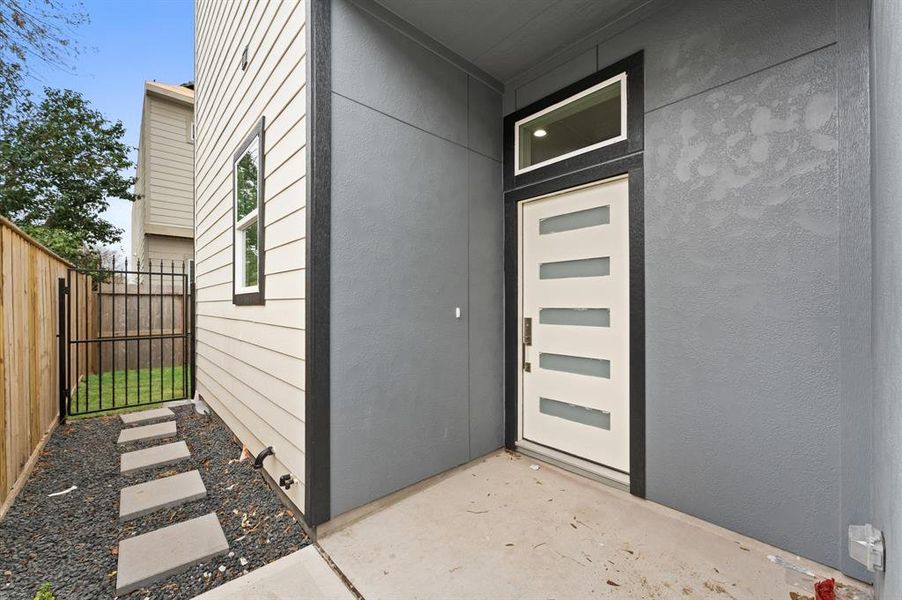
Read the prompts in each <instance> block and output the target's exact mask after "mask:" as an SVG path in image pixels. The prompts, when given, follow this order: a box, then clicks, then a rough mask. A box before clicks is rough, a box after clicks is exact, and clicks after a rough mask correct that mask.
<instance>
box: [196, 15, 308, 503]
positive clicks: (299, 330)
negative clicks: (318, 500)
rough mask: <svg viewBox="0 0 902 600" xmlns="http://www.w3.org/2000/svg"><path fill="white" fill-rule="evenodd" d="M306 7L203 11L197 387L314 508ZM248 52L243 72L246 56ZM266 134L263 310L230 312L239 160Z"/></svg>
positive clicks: (199, 32) (294, 494) (199, 19)
mask: <svg viewBox="0 0 902 600" xmlns="http://www.w3.org/2000/svg"><path fill="white" fill-rule="evenodd" d="M304 8H305V7H304V4H303V3H302V2H268V3H266V2H258V3H243V2H242V3H237V2H236V3H229V2H216V1H213V0H198V2H197V4H196V8H195V10H196V19H195V28H196V29H195V39H196V52H195V61H196V64H195V73H196V96H195V100H196V103H195V109H196V113H195V119H196V120H195V122H196V154H195V161H196V164H195V174H196V175H195V190H196V198H197V202H196V215H195V218H196V221H195V222H196V249H197V253H196V260H197V387H198V391H199V393H200V394H201V395H202V396H203V398H204V399H205V400H206V401H207V402H208V403H209V404H210V406H211V407H212V408H213V409H214V410H215V411H216V413H217V414H218V415H220V416H221V417H222V418H223V420H224V421H225V422H226V424H227V425H228V426H229V427H230V428H231V429H232V431H233V432H234V433H235V434H236V435H237V436H238V437H239V438H240V439H241V441H242V442H243V443H244V444H246V445H247V446H248V448H249V449H250V451H251V452H253V453H258V452H260V451H261V450H262V449H263V448H264V447H266V446H273V447H274V449H275V456H274V457H273V458H268V459H266V462H265V467H266V469H267V471H268V472H269V473H270V474H271V475H272V476H273V477H275V478H278V477H279V476H281V475H283V474H284V473H292V474H293V475H295V476H296V477H297V479H298V480H299V481H300V483H299V484H298V485H293V486H292V487H291V489H290V490H288V491H287V492H286V493H287V494H288V496H289V497H290V498H291V499H292V501H293V502H294V503H295V504H296V505H297V506H299V507H301V508H303V507H304V466H305V465H304V450H305V446H304V439H305V438H304V416H305V413H304V410H305V409H304V406H305V405H304V387H305V386H304V340H305V337H304V327H305V323H304V288H305V283H304V265H305V243H306V240H305V238H306V236H305V227H306V225H305V210H304V207H305V189H304V188H305V180H304V176H305V170H306V158H305V156H306V155H305V142H306V134H305V127H306V125H305V119H304V113H305V107H306V102H305V93H306V90H305V70H306V67H305V55H306V52H305V31H304V19H305V15H304ZM245 46H248V48H249V64H248V67H247V70H245V71H242V69H241V66H240V57H241V53H242V50H243V48H244V47H245ZM261 117H265V119H266V131H265V149H264V152H265V168H264V176H265V188H264V189H265V203H266V205H265V222H264V226H265V228H266V230H265V269H266V270H265V273H266V275H265V276H266V281H265V289H266V303H265V305H263V306H236V305H234V304H233V303H232V218H233V215H232V160H233V154H234V152H235V150H236V149H237V148H238V146H239V145H240V144H241V142H242V141H243V140H244V139H245V137H246V136H247V135H248V133H249V132H250V131H251V130H252V129H253V128H254V126H255V125H256V124H257V122H258V121H259V119H260V118H261Z"/></svg>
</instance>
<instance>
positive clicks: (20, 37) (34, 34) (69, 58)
mask: <svg viewBox="0 0 902 600" xmlns="http://www.w3.org/2000/svg"><path fill="white" fill-rule="evenodd" d="M88 22H89V18H88V14H87V13H86V12H85V11H84V6H83V5H82V3H81V2H80V1H79V0H0V63H2V64H6V65H17V66H19V67H20V68H23V69H27V65H28V63H29V62H30V61H32V60H37V61H40V62H42V63H44V64H48V65H52V66H54V67H58V68H68V69H71V68H73V67H74V65H75V64H76V62H77V60H78V56H79V53H80V51H81V48H80V46H79V44H78V43H77V42H76V40H74V39H73V32H74V31H75V30H76V29H77V28H78V27H80V26H82V25H84V24H86V23H88Z"/></svg>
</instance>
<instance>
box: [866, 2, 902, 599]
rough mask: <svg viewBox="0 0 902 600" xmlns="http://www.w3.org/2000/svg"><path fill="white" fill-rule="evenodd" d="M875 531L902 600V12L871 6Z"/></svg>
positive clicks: (890, 584)
mask: <svg viewBox="0 0 902 600" xmlns="http://www.w3.org/2000/svg"><path fill="white" fill-rule="evenodd" d="M871 24H872V28H873V29H872V31H873V33H872V35H873V42H872V44H873V45H872V55H871V56H872V67H873V70H872V83H873V88H872V93H873V105H872V106H873V113H872V117H873V132H874V135H873V142H872V143H873V171H872V173H873V180H872V181H873V197H874V200H873V203H874V204H873V226H874V367H875V368H874V392H875V393H874V413H873V418H874V422H873V424H874V494H873V505H874V506H873V508H874V524H875V525H876V526H877V527H879V528H880V529H882V530H883V535H884V537H885V543H886V549H887V555H886V572H885V573H884V574H882V575H880V576H878V577H877V582H876V583H877V589H878V590H879V592H880V597H881V598H887V599H889V598H902V564H900V561H902V552H900V550H899V545H900V540H902V433H900V432H902V319H900V315H899V303H900V301H902V170H900V166H902V102H900V98H902V4H900V3H899V2H898V1H897V0H874V5H873V15H872V18H871Z"/></svg>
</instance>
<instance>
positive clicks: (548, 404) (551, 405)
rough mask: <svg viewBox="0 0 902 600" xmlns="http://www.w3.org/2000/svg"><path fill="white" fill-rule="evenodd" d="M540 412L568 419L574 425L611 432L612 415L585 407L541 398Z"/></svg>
mask: <svg viewBox="0 0 902 600" xmlns="http://www.w3.org/2000/svg"><path fill="white" fill-rule="evenodd" d="M539 412H541V413H543V414H546V415H550V416H552V417H559V418H561V419H567V420H568V421H573V422H574V423H581V424H583V425H589V426H590V427H598V428H599V429H607V430H608V431H610V430H611V413H609V412H607V411H604V410H596V409H594V408H588V407H585V406H577V405H576V404H570V403H568V402H560V401H559V400H552V399H551V398H539Z"/></svg>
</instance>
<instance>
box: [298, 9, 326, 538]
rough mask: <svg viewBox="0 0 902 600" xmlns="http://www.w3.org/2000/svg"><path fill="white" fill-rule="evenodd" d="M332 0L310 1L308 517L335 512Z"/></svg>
mask: <svg viewBox="0 0 902 600" xmlns="http://www.w3.org/2000/svg"><path fill="white" fill-rule="evenodd" d="M331 10H332V9H331V0H310V1H309V2H308V3H307V11H308V14H307V32H306V35H307V48H308V50H307V52H308V60H307V89H308V90H309V93H308V94H307V114H308V119H307V139H308V140H309V144H310V151H309V152H308V153H307V177H306V179H307V182H306V186H307V215H306V217H307V265H306V266H307V268H306V286H307V301H306V303H305V310H306V323H307V329H306V339H305V346H306V355H305V356H306V362H305V380H306V408H305V413H306V432H307V433H306V446H307V448H306V453H305V458H306V486H305V494H306V498H305V502H304V504H305V512H306V514H305V515H304V516H305V518H306V521H307V523H308V524H309V525H310V526H311V527H314V528H315V527H316V526H317V525H321V524H322V523H325V522H326V521H328V520H329V519H330V518H331V509H330V506H331V473H330V470H331V462H330V461H331V452H330V444H331V440H330V435H329V427H330V409H331V394H330V379H329V378H330V368H329V367H330V365H329V362H330V358H329V353H330V337H329V327H330V318H331V316H330V314H331V292H330V277H331V229H332V223H331V204H332V198H331V193H332V191H331V188H332V23H331Z"/></svg>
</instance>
